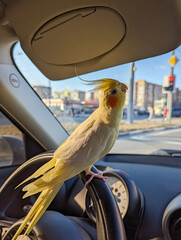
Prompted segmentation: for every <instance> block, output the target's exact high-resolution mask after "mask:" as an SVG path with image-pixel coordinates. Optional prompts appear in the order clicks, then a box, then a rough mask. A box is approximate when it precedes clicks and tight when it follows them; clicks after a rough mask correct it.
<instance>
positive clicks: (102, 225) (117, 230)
mask: <svg viewBox="0 0 181 240" xmlns="http://www.w3.org/2000/svg"><path fill="white" fill-rule="evenodd" d="M52 157H53V152H51V153H43V154H39V155H37V156H35V157H33V158H31V159H30V160H28V161H27V162H25V163H24V164H23V165H21V166H20V167H19V168H18V169H16V170H15V171H14V173H13V174H11V176H10V177H9V178H8V179H7V180H6V181H5V183H4V184H3V185H2V187H1V188H0V196H3V198H2V197H0V199H1V200H0V219H1V220H5V221H11V222H12V224H13V223H14V222H15V219H13V218H9V217H7V216H6V215H5V212H6V209H7V208H8V205H9V203H10V202H11V201H13V199H15V198H16V197H17V195H19V194H20V195H21V197H22V195H23V193H22V191H21V188H19V189H15V187H16V186H17V185H18V184H19V183H21V182H22V181H23V180H24V179H26V178H27V177H28V176H30V175H31V174H32V173H33V172H34V171H36V169H38V168H39V167H40V166H42V165H43V164H45V163H46V162H48V161H49V160H50V159H51V158H52ZM92 171H94V172H97V169H96V168H95V167H94V166H93V167H92ZM80 176H81V179H82V181H83V182H84V183H85V182H86V181H87V180H88V176H86V175H85V172H82V173H81V174H80ZM17 180H18V181H17ZM87 189H88V193H89V194H90V197H91V198H92V200H93V204H94V208H95V213H96V225H97V227H96V229H97V239H98V240H103V239H104V240H108V239H114V240H126V239H127V238H126V233H125V229H124V224H123V221H122V218H121V214H120V212H119V209H118V206H117V204H116V201H115V199H114V197H113V195H112V193H111V190H110V189H109V187H108V185H107V184H106V182H104V181H103V180H100V179H97V178H94V179H93V180H92V181H91V182H90V183H89V184H88V186H87ZM10 192H11V194H9V193H10ZM20 192H21V193H20ZM9 195H11V196H9ZM3 199H4V200H3ZM110 217H111V220H110ZM14 224H15V225H17V223H16V222H15V223H14ZM14 224H13V225H14ZM13 225H12V226H13ZM11 229H12V227H11ZM7 233H8V232H7ZM6 235H7V234H6ZM6 235H5V236H6ZM3 239H6V238H3Z"/></svg>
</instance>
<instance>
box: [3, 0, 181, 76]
mask: <svg viewBox="0 0 181 240" xmlns="http://www.w3.org/2000/svg"><path fill="white" fill-rule="evenodd" d="M179 7H180V2H179V0H168V1H165V0H159V1H158V0H147V1H142V0H137V1H135V0H129V1H125V0H120V1H116V0H112V1H103V0H99V1H94V0H91V1H85V0H79V1H73V0H72V1H70V0H67V1H62V0H54V1H51V0H38V1H24V0H12V1H10V2H9V5H8V6H7V10H6V19H8V20H9V22H10V24H11V26H12V28H13V29H14V30H15V32H16V34H17V36H18V37H19V40H20V43H21V46H22V48H23V50H24V51H25V53H26V54H27V55H28V57H29V58H30V59H31V60H32V62H34V63H35V65H36V66H37V67H38V68H39V69H40V71H42V72H43V73H44V75H45V76H47V77H48V78H50V79H53V80H56V79H65V78H69V77H72V76H75V67H77V70H78V73H79V74H83V73H87V72H92V71H96V70H99V69H103V68H107V67H112V66H115V65H119V64H122V63H126V62H130V61H135V60H139V59H142V58H146V57H151V56H155V55H158V54H162V53H165V52H168V51H170V50H172V49H174V48H176V47H177V46H178V45H180V40H181V34H180V27H181V25H180V22H181V21H179V19H180V17H181V16H180V11H179ZM168 14H169V16H170V17H169V19H168Z"/></svg>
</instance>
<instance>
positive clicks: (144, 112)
mask: <svg viewBox="0 0 181 240" xmlns="http://www.w3.org/2000/svg"><path fill="white" fill-rule="evenodd" d="M137 115H138V116H149V111H148V110H139V111H138V112H137Z"/></svg>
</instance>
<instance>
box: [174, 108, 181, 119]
mask: <svg viewBox="0 0 181 240" xmlns="http://www.w3.org/2000/svg"><path fill="white" fill-rule="evenodd" d="M172 117H181V108H173V109H172Z"/></svg>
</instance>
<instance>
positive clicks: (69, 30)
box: [31, 7, 126, 65]
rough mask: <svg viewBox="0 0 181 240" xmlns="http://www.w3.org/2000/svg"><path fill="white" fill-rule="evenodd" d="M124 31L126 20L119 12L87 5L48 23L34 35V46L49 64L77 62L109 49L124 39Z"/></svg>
mask: <svg viewBox="0 0 181 240" xmlns="http://www.w3.org/2000/svg"><path fill="white" fill-rule="evenodd" d="M95 23H96V25H95ZM125 31H126V28H125V23H124V21H123V19H122V17H121V16H120V15H119V14H118V13H117V12H116V11H114V10H112V9H109V8H105V7H95V8H85V9H80V10H75V11H71V12H68V13H65V14H62V15H60V16H58V17H56V18H55V19H53V20H50V21H48V22H47V23H45V24H44V26H43V27H41V28H40V29H39V30H38V31H37V33H36V34H35V36H34V37H33V39H32V42H31V48H32V51H33V52H34V54H35V55H37V57H39V58H40V59H41V60H43V61H45V62H47V63H50V64H56V65H69V64H76V63H80V62H84V61H88V60H90V59H93V58H96V57H98V56H101V55H103V54H105V53H107V52H109V51H110V50H111V49H113V48H114V47H116V45H117V44H119V43H120V42H121V40H122V39H123V37H124V35H125ZM108 33H109V34H108ZM103 39H104V41H103Z"/></svg>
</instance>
